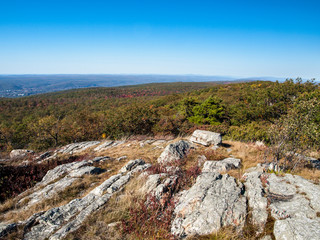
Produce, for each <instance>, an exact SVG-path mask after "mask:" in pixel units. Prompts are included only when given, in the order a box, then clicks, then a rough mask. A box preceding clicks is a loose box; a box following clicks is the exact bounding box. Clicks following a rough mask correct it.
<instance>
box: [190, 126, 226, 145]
mask: <svg viewBox="0 0 320 240" xmlns="http://www.w3.org/2000/svg"><path fill="white" fill-rule="evenodd" d="M190 141H191V142H194V143H198V144H201V145H204V146H210V145H219V144H221V141H222V137H221V134H220V133H215V132H210V131H204V130H195V131H194V132H193V134H192V136H191V137H190Z"/></svg>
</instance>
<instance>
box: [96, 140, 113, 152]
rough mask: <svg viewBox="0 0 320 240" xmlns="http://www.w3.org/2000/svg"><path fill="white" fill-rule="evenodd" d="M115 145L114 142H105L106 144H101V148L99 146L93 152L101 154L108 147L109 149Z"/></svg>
mask: <svg viewBox="0 0 320 240" xmlns="http://www.w3.org/2000/svg"><path fill="white" fill-rule="evenodd" d="M113 143H114V142H113V141H105V142H103V143H101V144H100V145H99V146H97V147H96V148H95V149H93V150H94V151H96V152H100V151H102V150H104V149H106V148H107V147H109V146H110V145H111V144H113Z"/></svg>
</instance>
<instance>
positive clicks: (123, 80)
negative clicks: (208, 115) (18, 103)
mask: <svg viewBox="0 0 320 240" xmlns="http://www.w3.org/2000/svg"><path fill="white" fill-rule="evenodd" d="M252 80H277V79H275V78H271V77H259V78H247V79H240V78H238V79H237V78H232V77H227V76H202V75H151V74H149V75H148V74H143V75H119V74H88V75H83V74H55V75H30V74H27V75H0V97H7V98H15V97H23V96H29V95H34V94H40V93H47V92H56V91H62V90H68V89H77V88H88V87H115V86H126V85H137V84H145V83H166V82H225V83H228V82H231V81H232V82H234V81H238V82H245V81H252ZM279 80H283V79H279Z"/></svg>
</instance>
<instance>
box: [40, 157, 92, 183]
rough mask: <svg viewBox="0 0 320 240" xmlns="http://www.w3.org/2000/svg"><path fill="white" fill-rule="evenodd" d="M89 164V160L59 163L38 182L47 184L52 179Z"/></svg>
mask: <svg viewBox="0 0 320 240" xmlns="http://www.w3.org/2000/svg"><path fill="white" fill-rule="evenodd" d="M88 165H89V163H88V161H81V162H73V163H67V164H62V165H59V166H57V167H55V168H54V169H52V170H49V171H48V172H47V174H46V175H45V176H44V177H43V179H42V181H41V182H40V183H38V185H46V184H48V183H50V182H52V181H55V180H57V179H59V178H61V177H62V176H64V175H66V174H68V173H69V172H71V171H73V170H76V169H80V168H82V167H84V166H88Z"/></svg>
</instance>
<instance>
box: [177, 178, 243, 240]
mask: <svg viewBox="0 0 320 240" xmlns="http://www.w3.org/2000/svg"><path fill="white" fill-rule="evenodd" d="M175 216H176V217H175V218H174V220H173V223H172V228H171V232H172V234H174V235H176V236H179V237H185V236H187V235H196V234H198V235H205V234H210V233H212V232H216V231H218V230H219V229H220V228H221V227H225V226H230V225H231V226H235V227H238V228H239V229H241V228H242V227H243V225H244V223H245V217H246V199H245V197H244V196H243V190H242V185H241V184H238V183H237V182H236V180H235V179H234V178H233V177H231V176H229V175H227V174H226V175H221V174H220V173H217V172H212V173H202V174H201V175H200V176H199V177H198V178H197V181H196V183H195V184H194V185H193V186H192V187H191V188H190V189H189V190H187V191H185V192H184V193H182V195H181V197H180V198H179V201H178V203H177V205H176V208H175Z"/></svg>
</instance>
